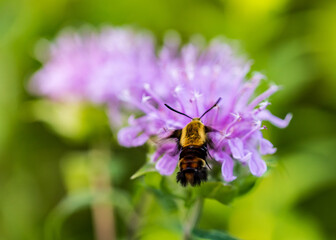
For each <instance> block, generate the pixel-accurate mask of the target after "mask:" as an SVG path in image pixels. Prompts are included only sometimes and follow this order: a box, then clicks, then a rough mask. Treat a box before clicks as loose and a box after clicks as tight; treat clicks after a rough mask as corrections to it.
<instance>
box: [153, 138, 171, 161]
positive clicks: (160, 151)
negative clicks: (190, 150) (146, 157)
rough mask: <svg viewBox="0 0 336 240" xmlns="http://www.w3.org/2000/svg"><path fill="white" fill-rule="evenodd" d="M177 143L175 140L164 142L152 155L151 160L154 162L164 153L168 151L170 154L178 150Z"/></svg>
mask: <svg viewBox="0 0 336 240" xmlns="http://www.w3.org/2000/svg"><path fill="white" fill-rule="evenodd" d="M176 146H177V145H176V143H174V142H168V143H165V144H162V145H161V146H160V147H159V148H158V149H157V150H156V152H155V153H154V154H153V155H152V157H151V161H152V162H156V161H157V160H158V159H159V158H160V157H161V155H162V154H164V153H167V154H170V153H172V152H174V151H175V150H176Z"/></svg>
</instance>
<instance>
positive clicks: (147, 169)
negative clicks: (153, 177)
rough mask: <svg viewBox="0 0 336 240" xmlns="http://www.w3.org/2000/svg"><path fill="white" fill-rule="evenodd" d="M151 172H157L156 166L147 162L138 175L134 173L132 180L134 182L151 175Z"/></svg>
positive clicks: (137, 172)
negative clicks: (136, 179)
mask: <svg viewBox="0 0 336 240" xmlns="http://www.w3.org/2000/svg"><path fill="white" fill-rule="evenodd" d="M150 172H156V168H155V164H154V163H152V162H147V163H146V164H145V165H143V166H142V167H141V168H140V169H139V170H138V171H136V173H134V174H133V175H132V176H131V179H132V180H133V179H135V178H138V177H141V176H143V175H145V174H147V173H150Z"/></svg>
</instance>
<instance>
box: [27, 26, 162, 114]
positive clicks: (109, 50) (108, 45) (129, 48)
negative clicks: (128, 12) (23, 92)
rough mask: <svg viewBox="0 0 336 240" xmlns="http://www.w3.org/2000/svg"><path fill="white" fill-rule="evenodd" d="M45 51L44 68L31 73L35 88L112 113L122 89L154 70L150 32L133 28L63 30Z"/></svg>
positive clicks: (139, 80)
mask: <svg viewBox="0 0 336 240" xmlns="http://www.w3.org/2000/svg"><path fill="white" fill-rule="evenodd" d="M46 52H47V56H45V58H46V61H45V63H44V66H43V68H42V69H40V70H39V71H38V72H37V73H36V74H35V75H34V76H33V78H32V82H31V86H30V87H31V90H32V91H33V92H34V93H37V94H39V95H43V96H46V97H49V98H51V99H54V100H61V101H70V100H71V101H72V100H85V101H89V102H93V103H98V104H108V105H109V106H110V107H109V109H110V111H113V115H114V116H116V115H118V111H116V110H117V108H118V106H119V105H120V104H119V103H120V101H119V97H118V96H119V95H120V94H121V92H124V91H127V90H131V89H132V87H133V86H134V85H137V84H139V82H143V81H144V79H148V78H150V79H152V78H154V77H155V75H156V72H157V68H156V61H155V60H156V59H155V58H156V57H155V48H154V41H153V38H152V36H151V35H150V34H148V33H144V32H137V31H134V30H133V29H131V28H104V29H102V30H101V31H100V32H93V31H82V32H80V33H76V32H71V31H67V32H64V33H62V34H61V35H60V36H59V37H58V38H57V39H56V41H55V42H54V43H52V44H50V46H49V47H48V49H47V51H46Z"/></svg>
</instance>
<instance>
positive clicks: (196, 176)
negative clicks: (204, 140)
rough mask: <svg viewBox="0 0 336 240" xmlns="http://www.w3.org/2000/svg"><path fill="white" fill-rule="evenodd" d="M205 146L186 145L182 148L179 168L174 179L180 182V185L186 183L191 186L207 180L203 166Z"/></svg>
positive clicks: (205, 152)
mask: <svg viewBox="0 0 336 240" xmlns="http://www.w3.org/2000/svg"><path fill="white" fill-rule="evenodd" d="M206 156H207V148H206V146H205V145H203V146H187V147H184V148H182V151H181V153H180V161H179V168H180V171H179V172H178V173H177V176H176V180H177V182H181V184H182V186H186V185H187V184H188V183H189V184H190V185H192V186H195V185H200V184H201V182H204V181H206V180H207V169H206V167H205V164H206V162H205V158H206Z"/></svg>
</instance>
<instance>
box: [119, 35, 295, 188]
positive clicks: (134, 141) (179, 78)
mask: <svg viewBox="0 0 336 240" xmlns="http://www.w3.org/2000/svg"><path fill="white" fill-rule="evenodd" d="M173 40H174V39H173ZM179 49H180V50H179ZM158 64H159V67H160V68H159V73H158V76H157V77H156V78H154V79H152V78H147V79H146V80H147V81H146V82H145V83H144V84H143V85H139V88H138V92H137V93H136V94H133V93H132V92H131V91H128V92H124V93H123V95H122V99H123V100H124V101H125V102H127V103H129V104H131V105H133V106H135V107H137V108H138V109H139V110H140V111H142V112H143V115H142V116H141V117H138V118H134V117H133V116H131V117H130V119H129V126H128V127H126V128H124V129H122V130H120V132H119V134H118V138H119V142H120V143H121V144H122V145H124V146H139V145H142V144H144V143H145V142H146V141H147V140H149V139H150V138H153V137H158V138H163V137H164V136H168V135H169V133H171V132H172V131H173V130H175V129H182V128H184V127H185V126H186V125H187V124H188V123H189V121H190V119H188V118H186V117H184V116H181V115H179V114H176V113H175V112H173V111H170V110H169V109H167V108H166V107H165V106H164V104H165V103H166V104H168V105H170V106H172V107H174V108H175V109H177V110H178V111H180V112H183V113H185V114H187V115H189V116H191V117H193V118H194V117H199V116H200V115H201V114H202V113H203V112H204V111H206V110H207V109H208V108H209V107H210V106H212V105H213V104H214V103H215V102H216V100H217V99H218V98H219V97H221V98H222V101H221V103H220V104H219V106H217V107H215V108H214V109H213V110H212V111H210V112H209V113H208V114H207V115H205V116H204V118H203V119H202V121H203V123H204V124H205V125H206V126H210V127H212V128H214V129H216V130H218V132H214V133H209V134H208V137H209V138H211V140H212V141H213V142H214V145H215V148H214V149H211V150H210V154H211V155H212V156H213V157H214V159H215V160H216V161H218V162H219V163H220V164H222V175H223V178H224V180H225V181H228V182H229V181H232V180H234V179H235V178H236V176H234V174H233V168H234V165H235V164H239V163H240V164H243V165H247V166H248V167H249V169H250V172H251V173H252V174H253V175H255V176H261V175H263V174H264V173H265V171H266V169H267V166H266V163H265V162H264V160H262V155H265V154H273V153H274V152H275V151H276V149H275V148H274V147H273V145H272V143H271V142H269V141H268V140H266V139H264V138H263V136H262V130H263V129H265V127H264V126H263V125H262V121H263V120H265V121H269V122H271V123H272V124H274V125H275V126H277V127H280V128H284V127H286V126H287V125H288V123H289V121H290V120H291V117H292V116H291V115H290V114H288V115H287V116H286V117H285V119H284V120H283V119H280V118H278V117H275V116H274V115H272V114H271V113H270V112H269V111H268V110H267V109H266V108H267V106H268V105H269V102H268V101H267V99H268V97H269V96H271V95H272V94H273V93H275V92H276V91H277V90H278V89H279V88H278V87H277V86H275V85H271V86H270V87H269V88H268V89H267V90H266V91H265V92H263V93H262V94H260V95H259V96H254V92H255V89H256V88H257V87H258V85H259V83H260V81H261V80H262V79H263V78H264V76H263V75H262V74H260V73H254V74H253V76H252V77H251V78H250V79H248V78H247V77H246V74H247V73H249V71H250V65H251V63H250V62H246V61H244V60H243V59H241V58H237V57H236V56H235V55H234V52H233V50H232V48H231V47H230V46H228V45H226V44H225V43H223V42H222V41H221V40H220V39H214V40H213V41H212V42H211V43H210V44H209V46H207V47H206V48H202V47H201V46H200V44H195V43H194V44H193V43H191V44H188V45H185V46H182V47H181V48H180V47H179V44H178V42H177V41H171V40H169V41H167V42H166V44H165V46H164V47H163V49H162V50H161V52H160V54H159V58H158ZM139 92H140V94H139ZM140 95H141V96H140ZM175 148H176V143H175V144H172V143H171V142H167V143H165V142H164V143H162V144H161V145H160V146H159V147H158V148H157V150H156V152H155V153H154V155H153V157H152V160H153V161H154V162H157V164H156V168H157V170H158V171H159V172H160V173H161V174H163V175H170V174H172V173H173V172H174V170H175V168H176V165H177V162H178V156H174V151H175Z"/></svg>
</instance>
